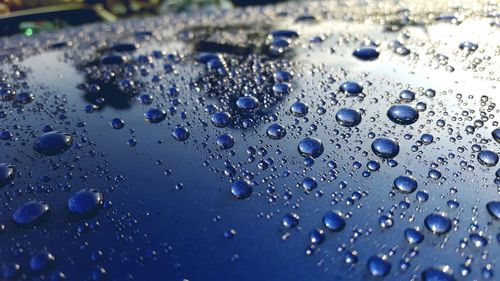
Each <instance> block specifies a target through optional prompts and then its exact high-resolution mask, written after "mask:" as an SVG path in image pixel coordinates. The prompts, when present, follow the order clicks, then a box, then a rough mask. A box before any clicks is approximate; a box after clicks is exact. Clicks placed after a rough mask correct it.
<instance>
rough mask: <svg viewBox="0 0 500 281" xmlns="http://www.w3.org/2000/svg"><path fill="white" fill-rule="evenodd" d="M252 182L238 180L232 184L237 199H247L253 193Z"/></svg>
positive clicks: (232, 190) (232, 191)
mask: <svg viewBox="0 0 500 281" xmlns="http://www.w3.org/2000/svg"><path fill="white" fill-rule="evenodd" d="M252 191H253V188H252V184H251V183H250V182H249V181H248V180H237V181H235V182H233V184H232V185H231V193H232V194H233V195H234V197H236V198H237V199H245V198H248V197H250V195H252Z"/></svg>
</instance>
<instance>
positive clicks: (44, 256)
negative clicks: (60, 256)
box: [30, 251, 56, 271]
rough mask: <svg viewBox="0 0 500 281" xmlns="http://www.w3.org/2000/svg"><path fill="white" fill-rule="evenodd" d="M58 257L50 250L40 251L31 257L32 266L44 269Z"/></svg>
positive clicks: (38, 269) (36, 269) (33, 268)
mask: <svg viewBox="0 0 500 281" xmlns="http://www.w3.org/2000/svg"><path fill="white" fill-rule="evenodd" d="M55 260H56V258H55V257H54V255H52V254H51V253H50V252H48V251H40V252H38V253H36V254H35V255H34V256H32V257H31V259H30V267H31V269H32V270H34V271H43V270H45V269H47V268H49V267H50V265H51V264H53V263H54V261H55Z"/></svg>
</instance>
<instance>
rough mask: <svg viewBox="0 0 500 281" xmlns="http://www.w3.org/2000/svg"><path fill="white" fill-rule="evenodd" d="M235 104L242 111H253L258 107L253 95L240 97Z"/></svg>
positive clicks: (257, 101)
mask: <svg viewBox="0 0 500 281" xmlns="http://www.w3.org/2000/svg"><path fill="white" fill-rule="evenodd" d="M236 106H237V107H238V108H239V109H241V110H243V111H254V110H256V109H257V108H258V107H259V100H258V99H257V98H256V97H254V96H244V97H240V98H239V99H238V100H237V101H236Z"/></svg>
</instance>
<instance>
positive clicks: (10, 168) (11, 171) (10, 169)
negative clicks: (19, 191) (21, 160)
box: [0, 163, 16, 187]
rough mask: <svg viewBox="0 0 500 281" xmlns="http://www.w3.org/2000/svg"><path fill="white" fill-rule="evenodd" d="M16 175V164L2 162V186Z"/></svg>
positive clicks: (0, 177) (0, 185) (0, 182)
mask: <svg viewBox="0 0 500 281" xmlns="http://www.w3.org/2000/svg"><path fill="white" fill-rule="evenodd" d="M15 175H16V166H14V165H12V164H8V163H2V164H0V187H3V186H5V185H6V184H8V183H9V182H11V181H12V180H13V179H14V177H15Z"/></svg>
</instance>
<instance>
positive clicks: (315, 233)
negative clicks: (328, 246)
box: [309, 228, 325, 244]
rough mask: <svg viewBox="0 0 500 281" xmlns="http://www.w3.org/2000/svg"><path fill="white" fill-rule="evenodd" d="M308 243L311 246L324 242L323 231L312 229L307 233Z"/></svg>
mask: <svg viewBox="0 0 500 281" xmlns="http://www.w3.org/2000/svg"><path fill="white" fill-rule="evenodd" d="M309 241H311V243H312V244H321V243H323V241H325V231H323V229H321V228H317V229H313V230H311V232H309Z"/></svg>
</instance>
